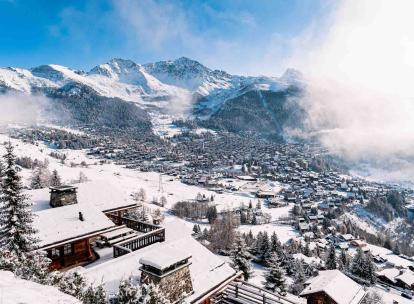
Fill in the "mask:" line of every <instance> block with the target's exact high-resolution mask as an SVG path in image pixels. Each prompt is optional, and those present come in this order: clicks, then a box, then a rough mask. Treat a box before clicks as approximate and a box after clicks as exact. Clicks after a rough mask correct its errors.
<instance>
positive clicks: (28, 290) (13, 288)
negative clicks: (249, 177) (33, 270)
mask: <svg viewBox="0 0 414 304" xmlns="http://www.w3.org/2000/svg"><path fill="white" fill-rule="evenodd" d="M0 286H1V288H0V299H1V303H2V304H16V303H21V304H29V303H42V304H56V303H60V304H80V303H81V302H80V301H79V300H77V299H75V298H74V297H72V296H70V295H67V294H64V293H63V292H60V291H59V290H58V289H57V288H55V287H52V286H46V285H41V284H38V283H35V282H31V281H26V280H22V279H19V278H16V277H15V276H14V274H13V273H11V272H9V271H0Z"/></svg>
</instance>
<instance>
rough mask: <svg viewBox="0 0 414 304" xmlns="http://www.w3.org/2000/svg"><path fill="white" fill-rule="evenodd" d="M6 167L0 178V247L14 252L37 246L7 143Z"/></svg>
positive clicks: (29, 207)
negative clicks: (0, 200)
mask: <svg viewBox="0 0 414 304" xmlns="http://www.w3.org/2000/svg"><path fill="white" fill-rule="evenodd" d="M4 160H5V169H4V178H3V181H2V193H3V196H2V205H1V207H0V220H1V230H0V247H1V249H2V250H7V251H10V252H12V253H15V254H16V255H21V254H23V253H26V252H30V251H32V250H33V249H35V247H36V242H37V240H36V238H35V237H34V235H35V233H36V231H35V230H34V229H33V227H32V224H33V213H32V209H31V203H30V202H29V201H28V198H27V196H26V195H24V194H23V193H22V183H21V179H20V176H19V175H18V174H17V171H16V164H15V156H14V154H13V146H12V145H11V144H10V143H9V144H8V145H7V146H6V154H5V155H4Z"/></svg>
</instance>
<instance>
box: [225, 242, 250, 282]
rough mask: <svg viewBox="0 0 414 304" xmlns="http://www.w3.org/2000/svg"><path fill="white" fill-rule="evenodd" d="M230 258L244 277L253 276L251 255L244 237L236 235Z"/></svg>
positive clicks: (233, 265)
mask: <svg viewBox="0 0 414 304" xmlns="http://www.w3.org/2000/svg"><path fill="white" fill-rule="evenodd" d="M230 258H231V261H232V263H231V266H232V267H233V268H234V269H235V270H237V271H242V272H243V276H244V279H245V280H246V281H247V280H249V278H250V276H251V263H250V258H251V257H250V253H249V252H248V251H247V247H246V244H245V242H244V240H243V238H241V237H240V236H236V239H235V241H234V244H233V249H232V251H231V254H230Z"/></svg>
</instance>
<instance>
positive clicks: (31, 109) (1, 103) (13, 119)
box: [0, 93, 51, 125]
mask: <svg viewBox="0 0 414 304" xmlns="http://www.w3.org/2000/svg"><path fill="white" fill-rule="evenodd" d="M50 109H51V107H50V101H49V99H47V98H46V97H44V96H34V95H27V94H23V93H7V94H4V95H0V125H9V124H26V125H33V124H37V123H41V122H45V121H48V120H49V118H51V117H50V113H49V114H48V115H46V112H47V111H49V110H50Z"/></svg>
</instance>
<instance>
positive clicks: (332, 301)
mask: <svg viewBox="0 0 414 304" xmlns="http://www.w3.org/2000/svg"><path fill="white" fill-rule="evenodd" d="M305 286H306V287H305V289H304V290H303V291H302V292H301V293H300V296H301V297H304V298H306V300H307V304H359V303H361V302H362V300H363V299H364V298H365V296H366V292H365V290H364V288H363V287H362V286H360V285H359V284H357V283H356V282H354V281H353V280H352V279H350V278H348V277H347V276H346V275H344V274H343V273H342V272H340V271H339V270H325V271H320V272H319V275H318V276H317V277H314V278H311V279H309V280H308V281H307V282H306V283H305Z"/></svg>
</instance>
